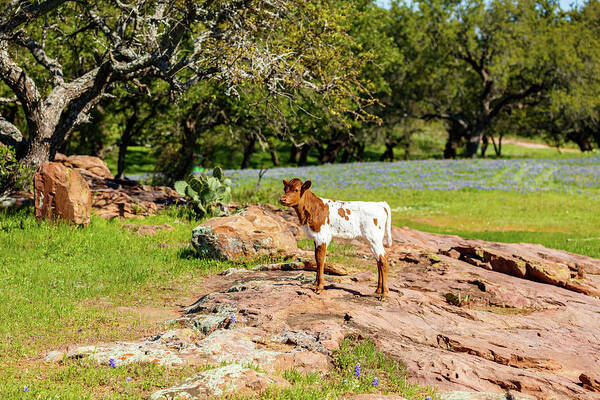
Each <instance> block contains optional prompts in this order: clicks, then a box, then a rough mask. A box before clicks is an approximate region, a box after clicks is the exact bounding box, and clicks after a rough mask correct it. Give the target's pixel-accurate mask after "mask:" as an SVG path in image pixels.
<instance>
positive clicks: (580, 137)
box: [567, 132, 594, 152]
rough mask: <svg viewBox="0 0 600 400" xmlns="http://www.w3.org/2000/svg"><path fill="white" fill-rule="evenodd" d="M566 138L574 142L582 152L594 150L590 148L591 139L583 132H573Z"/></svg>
mask: <svg viewBox="0 0 600 400" xmlns="http://www.w3.org/2000/svg"><path fill="white" fill-rule="evenodd" d="M567 138H568V139H569V140H572V141H573V142H575V143H576V144H577V146H579V150H581V151H582V152H586V151H592V150H593V149H594V147H593V146H592V138H591V137H590V136H588V135H587V134H586V133H585V132H574V133H572V134H569V135H567Z"/></svg>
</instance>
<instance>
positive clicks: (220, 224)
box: [192, 206, 298, 260]
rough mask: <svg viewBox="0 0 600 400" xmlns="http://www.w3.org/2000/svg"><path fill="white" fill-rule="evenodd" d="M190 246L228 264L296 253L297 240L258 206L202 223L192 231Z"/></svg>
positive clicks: (200, 252) (202, 253)
mask: <svg viewBox="0 0 600 400" xmlns="http://www.w3.org/2000/svg"><path fill="white" fill-rule="evenodd" d="M192 244H193V245H194V247H195V248H196V250H197V251H198V253H199V254H200V255H201V256H204V257H211V258H219V259H227V260H241V259H247V258H256V257H260V256H264V255H274V254H277V253H293V252H295V251H296V250H297V249H298V246H297V244H296V239H295V238H294V237H293V236H292V234H291V233H290V232H288V231H287V230H286V229H285V226H284V225H283V224H281V223H280V222H279V221H278V220H276V219H275V218H273V217H270V216H268V215H267V214H266V213H265V212H264V211H263V210H261V208H260V207H258V206H249V207H248V208H247V209H245V210H243V211H242V212H241V213H240V214H237V215H231V216H228V217H217V218H211V219H209V220H208V221H205V222H203V223H202V224H201V225H200V226H198V227H197V228H196V229H194V232H193V235H192Z"/></svg>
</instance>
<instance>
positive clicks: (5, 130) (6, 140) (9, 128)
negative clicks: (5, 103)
mask: <svg viewBox="0 0 600 400" xmlns="http://www.w3.org/2000/svg"><path fill="white" fill-rule="evenodd" d="M23 141H24V139H23V135H22V134H21V131H19V129H18V128H17V127H16V126H14V125H13V124H11V123H10V122H8V121H7V120H6V119H5V118H4V117H3V116H1V115H0V143H3V144H5V145H8V146H11V147H12V148H14V149H15V151H17V152H18V151H19V149H20V147H21V146H22V145H23Z"/></svg>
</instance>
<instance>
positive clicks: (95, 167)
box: [54, 154, 113, 179]
mask: <svg viewBox="0 0 600 400" xmlns="http://www.w3.org/2000/svg"><path fill="white" fill-rule="evenodd" d="M54 161H56V162H61V163H63V164H64V165H65V166H67V167H70V168H77V169H79V170H80V172H82V174H86V173H88V174H91V175H93V176H96V177H99V178H108V179H112V178H113V175H112V173H111V172H110V169H108V166H107V165H106V163H105V162H104V160H102V159H101V158H99V157H94V156H77V155H76V156H69V157H66V156H65V155H64V154H57V155H56V156H55V157H54Z"/></svg>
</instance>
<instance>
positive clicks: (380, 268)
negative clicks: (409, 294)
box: [369, 241, 389, 300]
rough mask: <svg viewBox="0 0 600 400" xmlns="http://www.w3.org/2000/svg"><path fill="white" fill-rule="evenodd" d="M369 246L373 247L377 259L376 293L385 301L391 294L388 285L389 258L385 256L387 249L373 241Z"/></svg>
mask: <svg viewBox="0 0 600 400" xmlns="http://www.w3.org/2000/svg"><path fill="white" fill-rule="evenodd" d="M369 244H370V245H371V251H372V252H373V254H374V255H375V257H376V258H377V290H376V291H375V293H376V294H378V295H380V297H381V299H382V300H383V299H384V298H386V297H387V295H388V292H389V290H388V284H387V274H388V261H387V256H386V254H385V249H384V248H383V243H377V242H375V241H373V242H370V243H369Z"/></svg>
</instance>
